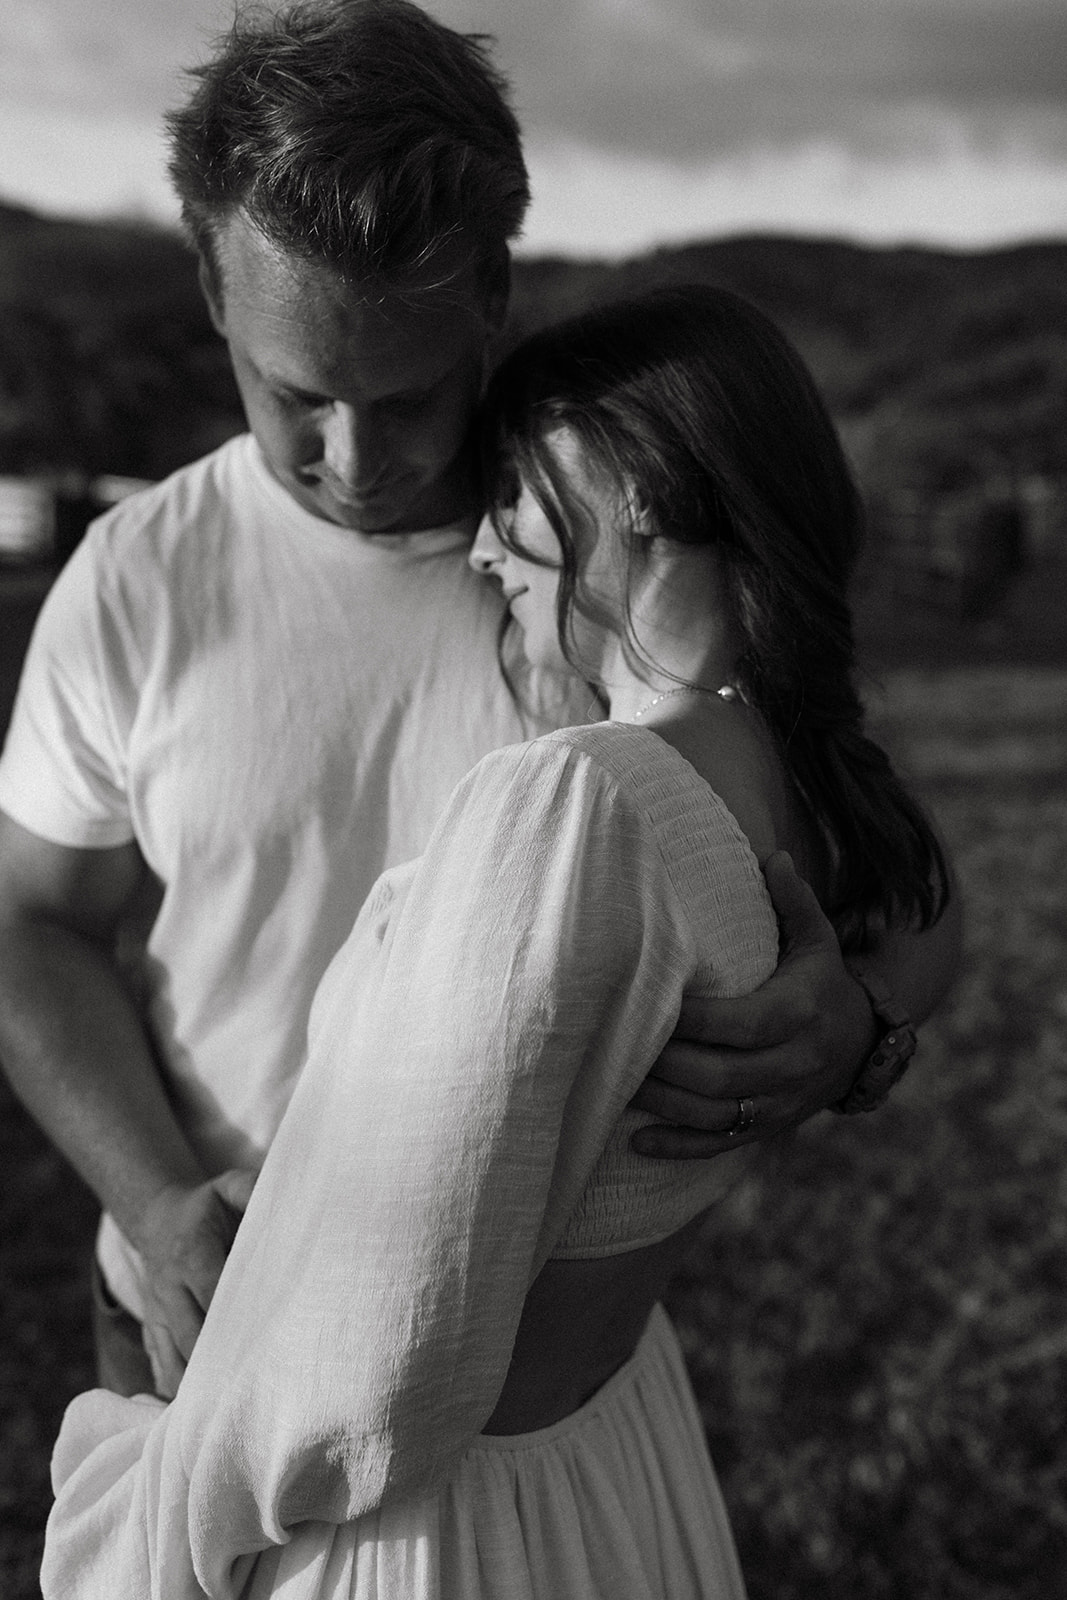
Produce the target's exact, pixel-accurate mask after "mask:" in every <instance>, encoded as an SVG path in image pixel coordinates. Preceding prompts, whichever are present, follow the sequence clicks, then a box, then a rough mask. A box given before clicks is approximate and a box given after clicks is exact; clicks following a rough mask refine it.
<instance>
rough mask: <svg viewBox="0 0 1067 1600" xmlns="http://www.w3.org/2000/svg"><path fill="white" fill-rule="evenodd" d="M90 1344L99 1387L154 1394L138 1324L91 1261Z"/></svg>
mask: <svg viewBox="0 0 1067 1600" xmlns="http://www.w3.org/2000/svg"><path fill="white" fill-rule="evenodd" d="M92 1297H93V1345H94V1347H95V1350H96V1378H97V1382H98V1384H99V1385H100V1387H101V1389H110V1390H111V1392H112V1394H122V1395H134V1394H155V1392H156V1386H155V1384H154V1383H153V1381H152V1365H151V1362H150V1361H149V1359H148V1356H147V1355H146V1353H145V1347H144V1341H143V1339H142V1337H141V1324H140V1323H139V1322H138V1320H137V1318H136V1317H133V1316H131V1315H130V1313H129V1312H128V1311H127V1310H126V1307H125V1306H121V1305H119V1303H118V1301H117V1300H116V1299H115V1297H114V1295H113V1294H112V1293H111V1291H110V1289H109V1288H108V1286H107V1284H106V1283H105V1282H104V1276H103V1273H102V1272H101V1271H100V1267H99V1264H98V1263H97V1262H96V1261H94V1262H93V1270H92Z"/></svg>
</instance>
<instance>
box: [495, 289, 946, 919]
mask: <svg viewBox="0 0 1067 1600" xmlns="http://www.w3.org/2000/svg"><path fill="white" fill-rule="evenodd" d="M483 419H484V420H483V426H482V445H483V466H484V470H485V483H486V491H487V494H488V500H489V504H490V506H491V507H492V508H493V509H492V512H491V514H492V515H493V519H494V523H495V524H496V526H497V532H498V534H499V535H500V537H501V539H502V540H503V541H504V543H505V544H510V545H511V548H513V549H518V547H517V546H516V545H515V543H514V541H513V540H512V539H511V538H510V536H509V533H508V518H507V516H506V511H507V509H508V508H509V507H510V506H512V505H514V503H515V501H516V499H517V496H518V489H519V481H520V479H521V480H522V482H524V483H526V484H527V485H528V486H529V488H530V490H531V492H532V493H533V494H534V496H535V497H536V499H537V500H538V502H539V504H540V505H541V507H542V509H543V510H544V512H545V514H546V516H547V517H548V518H549V520H550V522H551V524H552V526H553V528H554V530H555V532H556V535H557V537H558V538H559V541H560V545H561V547H562V550H563V570H562V573H561V578H560V593H559V603H558V623H559V634H560V641H561V645H562V647H563V650H564V652H565V654H567V655H568V658H569V659H572V660H573V659H574V657H573V633H572V622H573V615H574V611H575V608H576V607H577V609H578V610H581V609H582V608H583V596H582V593H581V565H582V562H581V560H580V555H579V544H578V542H577V541H576V531H578V532H579V534H580V530H582V529H583V528H588V526H589V513H588V511H587V509H586V508H585V507H584V506H583V505H582V504H581V503H580V501H578V500H577V498H576V496H575V495H574V492H573V490H572V489H570V487H569V485H568V483H567V481H566V478H565V477H564V475H563V473H562V472H561V471H560V468H559V466H558V463H557V461H556V459H555V457H554V456H553V454H552V452H551V450H550V448H549V447H548V443H547V441H548V439H549V437H550V436H551V435H552V434H553V433H555V432H557V431H558V430H559V429H560V428H566V429H567V430H568V431H569V432H570V433H571V434H572V435H573V436H574V437H575V438H576V439H577V440H578V441H579V443H580V445H581V446H582V449H583V451H584V453H585V456H586V459H587V461H588V463H589V465H590V466H591V468H592V469H593V470H594V472H597V473H599V474H602V475H604V476H605V477H606V478H607V480H608V481H611V482H614V483H616V484H618V485H620V486H622V487H626V488H628V490H629V491H632V492H636V495H637V496H638V497H639V500H640V506H641V511H642V514H643V515H644V516H646V517H647V526H650V527H651V529H652V530H653V531H654V532H655V533H656V534H658V535H660V536H661V537H663V538H666V539H673V540H677V541H678V542H679V543H682V544H687V545H714V546H715V547H716V548H717V550H718V551H719V552H720V557H721V560H722V564H723V571H724V576H725V581H726V585H727V594H728V596H729V599H730V602H731V606H732V612H733V619H734V623H735V625H736V627H737V629H738V632H739V635H740V637H741V640H742V649H741V653H740V657H739V660H738V664H737V670H736V681H737V683H738V686H739V687H740V688H741V690H742V692H743V694H744V695H745V698H746V699H747V700H748V702H749V703H750V705H752V706H753V707H755V708H756V709H757V710H758V711H759V713H760V714H761V716H762V717H763V719H764V721H765V723H766V724H767V726H768V727H769V729H770V730H771V732H772V734H773V736H774V737H775V739H776V741H777V744H778V746H779V749H780V751H781V755H782V759H783V761H784V763H785V765H786V768H787V770H788V772H789V773H790V775H791V777H792V780H793V782H794V784H795V786H796V789H797V791H798V793H799V795H800V798H801V801H802V803H803V804H804V806H805V807H806V809H807V811H808V813H809V814H810V817H811V819H812V822H813V824H814V828H813V832H814V833H815V835H816V839H817V846H818V848H819V850H820V852H821V855H822V860H821V862H819V864H818V865H819V868H820V876H821V877H822V880H823V883H824V885H825V887H826V893H825V900H826V908H827V911H828V913H829V914H830V916H831V917H832V918H833V919H834V921H835V923H836V925H837V927H838V931H839V933H840V935H841V937H842V941H843V942H844V943H845V944H846V945H847V946H848V947H849V948H852V949H860V948H862V947H863V946H864V945H865V944H866V943H867V941H868V940H869V938H870V936H871V935H872V934H873V933H874V931H875V930H876V928H877V927H878V926H880V925H882V923H883V922H888V923H890V924H895V925H900V924H901V923H907V924H918V925H919V926H920V927H929V926H930V925H932V924H933V923H934V922H935V921H936V920H937V918H938V917H939V916H940V915H941V913H942V911H943V910H944V908H945V906H946V904H947V903H948V897H949V883H948V872H947V869H946V865H945V861H944V858H943V856H942V853H941V850H940V848H939V847H938V843H937V840H936V838H935V837H934V834H933V831H932V829H931V827H930V824H929V822H928V821H927V819H926V817H925V815H924V813H923V811H922V809H921V808H920V807H919V806H918V805H917V804H916V802H915V801H914V800H913V799H912V798H911V796H910V795H909V794H908V792H907V790H906V789H905V788H904V787H903V785H902V784H901V783H900V781H899V779H898V778H897V777H896V774H895V773H894V772H893V769H892V767H891V765H890V763H889V760H888V758H887V756H886V755H885V753H884V751H882V750H881V749H880V748H879V747H878V746H877V745H876V744H875V743H873V741H872V740H870V739H869V738H867V736H866V734H865V733H864V731H863V707H862V704H861V702H860V698H859V695H858V693H857V690H856V686H855V652H854V646H853V638H852V620H851V616H850V612H849V607H848V600H847V587H848V582H849V578H850V576H851V574H852V571H853V568H854V566H855V563H856V559H857V556H858V553H859V549H860V544H861V541H862V536H863V511H862V504H861V501H860V497H859V493H858V491H857V489H856V486H855V483H854V482H853V479H852V475H851V473H850V471H849V468H848V465H847V463H846V461H845V458H844V454H843V452H842V449H841V445H840V441H839V440H838V437H837V433H836V431H835V429H834V425H833V423H832V421H831V419H830V416H829V414H828V412H827V410H826V407H825V405H824V404H823V401H822V399H821V397H820V395H819V393H818V390H817V389H816V387H815V384H814V382H813V380H812V378H811V375H810V374H809V372H808V370H807V368H806V367H805V365H804V363H803V361H802V360H801V358H800V356H799V355H798V354H797V352H796V351H795V350H794V349H793V347H792V345H791V344H790V343H789V341H788V340H787V339H786V338H785V337H784V335H783V334H782V333H781V332H780V331H779V329H778V328H777V327H775V325H774V324H773V323H772V322H771V321H770V320H769V319H768V318H767V317H766V316H764V315H763V313H762V312H760V311H758V310H757V309H756V308H755V307H754V306H752V305H750V304H749V303H748V302H746V301H745V300H743V299H741V298H740V297H738V296H737V295H734V294H731V293H729V292H728V291H726V290H721V289H713V288H708V287H704V286H697V285H694V286H691V287H688V286H687V287H674V288H670V289H662V290H657V291H653V292H651V293H649V294H646V295H642V296H640V297H638V298H636V299H633V300H628V301H624V302H621V303H616V304H613V305H609V306H605V307H600V308H597V309H594V310H592V311H589V312H586V313H585V314H583V315H581V316H578V317H575V318H572V319H570V320H569V321H567V322H565V323H562V324H560V325H558V326H556V327H553V328H549V329H546V330H544V331H542V332H540V333H537V334H535V335H534V336H533V337H532V338H530V339H528V340H526V341H525V342H524V343H523V344H522V345H520V346H519V347H518V348H517V349H516V350H514V351H512V353H511V354H510V355H509V356H508V357H507V358H506V360H505V361H504V362H503V363H502V364H501V366H500V367H499V368H498V370H497V372H496V373H495V374H494V376H493V379H492V381H491V383H490V386H489V391H488V394H487V397H486V404H485V408H484V411H483ZM621 537H622V538H623V539H624V541H625V544H624V547H625V548H627V549H629V551H630V552H631V558H632V555H633V552H634V551H635V550H636V549H637V548H638V547H639V545H640V535H639V533H638V532H637V529H636V527H635V526H634V524H633V520H632V518H631V522H630V526H629V527H628V528H627V527H623V528H622V529H621ZM581 543H582V546H583V547H584V548H587V547H588V540H587V539H583V540H582V541H581ZM518 553H520V554H523V555H526V556H529V552H526V551H522V550H521V549H519V550H518ZM631 642H632V641H631ZM576 664H577V663H576Z"/></svg>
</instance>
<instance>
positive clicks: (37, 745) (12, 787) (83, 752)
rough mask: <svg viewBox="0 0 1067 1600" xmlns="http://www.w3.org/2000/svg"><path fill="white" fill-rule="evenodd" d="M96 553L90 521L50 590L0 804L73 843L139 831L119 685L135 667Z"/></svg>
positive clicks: (0, 762)
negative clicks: (128, 785)
mask: <svg viewBox="0 0 1067 1600" xmlns="http://www.w3.org/2000/svg"><path fill="white" fill-rule="evenodd" d="M99 552H100V541H99V540H98V539H97V538H94V530H90V532H89V533H88V534H87V535H86V537H85V539H84V540H83V541H82V543H81V544H80V545H79V547H78V549H77V550H76V551H75V552H74V554H73V555H72V557H71V558H70V560H69V561H68V563H67V565H66V566H65V567H64V569H63V571H62V572H61V573H60V575H59V577H58V578H57V579H56V581H55V583H54V584H53V586H52V588H51V590H50V591H49V593H48V595H47V597H46V599H45V602H44V605H43V606H42V608H41V612H40V615H39V616H38V619H37V624H36V627H35V629H34V632H33V637H32V638H31V641H30V647H29V650H28V652H27V656H26V661H25V664H24V666H23V670H22V676H21V679H20V682H19V688H18V693H17V696H16V700H15V707H14V711H13V713H12V718H11V725H10V728H9V729H8V734H7V739H6V742H5V745H4V751H3V755H2V757H0V809H2V810H4V811H6V812H7V813H8V815H9V816H11V817H13V818H14V820H15V821H16V822H18V823H20V824H21V825H22V826H23V827H25V828H28V829H30V830H31V831H32V832H34V833H36V834H39V835H40V836H41V837H43V838H46V839H49V840H51V841H53V842H54V843H56V844H61V845H70V846H73V847H75V848H80V847H88V848H106V847H108V846H112V845H118V844H124V843H126V841H127V840H129V839H131V838H132V837H133V827H132V825H131V821H130V814H129V806H128V803H127V798H126V792H125V749H124V740H123V735H122V732H121V718H120V717H119V716H117V715H116V698H117V694H118V685H119V684H120V683H121V682H123V681H124V680H125V679H126V678H127V677H128V673H129V668H128V661H127V660H126V657H125V652H124V649H123V645H122V639H121V629H120V628H119V627H118V626H117V625H116V621H115V619H114V617H113V616H112V615H111V614H110V612H109V608H108V605H107V602H106V597H105V593H104V585H103V582H102V578H101V573H100V568H99V560H98V557H99Z"/></svg>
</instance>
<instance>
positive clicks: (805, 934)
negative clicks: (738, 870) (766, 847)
mask: <svg viewBox="0 0 1067 1600" xmlns="http://www.w3.org/2000/svg"><path fill="white" fill-rule="evenodd" d="M763 876H764V878H765V879H766V882H767V892H768V894H769V895H770V897H771V904H772V905H773V906H774V909H775V912H776V914H777V917H778V923H779V931H780V937H781V943H782V948H783V949H785V950H793V949H796V948H797V947H798V946H803V945H807V944H822V943H824V941H825V940H826V939H832V940H833V942H834V944H836V943H837V936H836V934H835V933H834V930H833V926H832V924H831V923H830V921H829V919H828V918H827V916H826V914H825V912H824V911H823V909H822V906H820V904H819V902H818V900H817V899H816V896H815V891H814V890H813V889H812V887H811V885H810V884H809V883H806V882H805V880H804V879H803V878H802V877H801V876H800V874H799V872H798V871H797V869H796V867H795V866H794V865H793V858H792V856H791V855H790V854H789V852H788V851H787V850H775V851H774V853H773V855H770V856H768V857H767V860H766V861H765V862H764V864H763Z"/></svg>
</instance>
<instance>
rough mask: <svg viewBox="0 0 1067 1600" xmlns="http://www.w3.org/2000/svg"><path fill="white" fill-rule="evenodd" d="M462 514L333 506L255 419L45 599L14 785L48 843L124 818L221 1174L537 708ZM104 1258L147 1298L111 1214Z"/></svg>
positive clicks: (181, 1102) (106, 532)
mask: <svg viewBox="0 0 1067 1600" xmlns="http://www.w3.org/2000/svg"><path fill="white" fill-rule="evenodd" d="M469 533H470V529H469V527H463V526H456V527H451V528H445V529H441V530H438V531H434V532H429V533H419V534H412V535H404V536H399V537H377V538H374V537H364V536H362V535H360V534H358V533H354V532H352V531H350V530H348V529H344V528H339V527H336V526H334V525H333V524H331V523H328V522H325V521H323V520H322V519H320V518H317V517H314V516H312V515H310V514H309V513H308V512H306V511H304V510H303V509H302V508H301V507H300V506H298V505H297V504H296V503H295V502H294V501H293V500H292V498H291V497H290V496H289V495H288V494H287V493H286V491H285V490H284V489H283V488H282V487H281V485H280V484H278V483H277V482H276V480H275V479H274V478H273V477H272V475H271V474H270V472H269V471H268V469H267V468H266V466H265V463H264V462H263V459H262V456H261V455H260V452H259V450H258V447H257V446H256V444H255V442H254V440H253V439H252V437H251V436H250V435H243V436H242V437H240V438H237V439H234V440H231V441H230V442H229V443H228V444H226V445H224V446H223V447H222V448H221V449H220V450H218V451H216V452H215V453H214V454H212V455H209V456H207V457H205V458H204V459H203V460H201V461H198V462H196V463H194V464H193V465H192V466H190V467H187V468H185V469H184V470H182V471H181V472H178V473H176V474H175V475H174V476H173V477H171V478H169V479H168V480H167V481H166V482H164V483H162V484H160V485H157V486H156V487H155V488H153V489H151V490H148V491H146V492H145V493H143V494H138V495H136V496H134V497H132V498H131V499H129V500H127V501H125V502H123V503H122V504H121V505H119V506H118V507H116V508H115V509H114V510H113V511H111V512H109V513H108V514H107V515H106V516H105V517H102V518H101V519H100V520H99V521H98V522H96V523H95V524H94V525H93V526H92V527H91V528H90V530H89V532H88V534H87V535H86V538H85V539H84V541H83V542H82V544H81V545H80V546H79V548H78V550H77V551H76V552H75V554H74V555H73V557H72V558H71V560H70V562H69V563H68V565H67V566H66V568H65V569H64V571H63V572H62V574H61V575H60V577H59V579H58V580H57V582H56V584H55V586H54V588H53V589H52V591H51V593H50V595H49V597H48V599H47V601H46V603H45V606H44V608H43V610H42V613H41V616H40V619H39V622H38V626H37V629H36V632H35V635H34V638H33V642H32V644H31V647H30V651H29V654H28V657H27V661H26V666H25V669H24V673H23V679H22V683H21V685H20V689H19V695H18V699H17V703H16V707H15V711H14V715H13V718H12V723H11V728H10V731H9V734H8V738H7V743H6V746H5V749H4V753H3V757H2V760H0V807H2V808H3V810H5V811H6V812H8V814H9V815H10V816H12V817H13V818H14V819H15V820H16V821H17V822H19V823H21V824H22V825H23V826H24V827H26V828H29V829H31V830H32V831H33V832H34V833H37V834H38V835H41V836H43V837H44V838H47V839H49V840H52V841H54V842H56V843H58V844H64V845H71V846H76V847H84V846H88V847H107V846H113V845H118V844H121V843H123V842H125V841H128V840H130V839H136V840H137V842H138V844H139V846H140V849H141V851H142V853H143V855H144V857H145V859H146V861H147V863H148V865H149V867H150V868H151V869H152V871H153V873H154V874H155V875H156V877H157V878H158V879H159V881H160V898H159V899H158V901H157V905H158V912H157V913H156V914H155V916H154V920H152V913H153V912H156V905H153V906H151V907H150V908H148V914H147V916H146V918H145V926H146V930H147V942H146V943H144V941H142V942H141V945H140V948H141V949H143V957H142V958H141V959H140V960H139V961H138V963H137V965H138V970H139V981H140V983H141V985H142V995H143V999H144V1002H145V1007H146V1014H147V1016H148V1017H149V1019H150V1025H151V1028H152V1031H153V1035H154V1038H155V1040H156V1043H157V1046H158V1049H159V1052H160V1055H161V1058H162V1060H163V1062H164V1064H165V1066H166V1069H167V1070H168V1072H169V1075H170V1081H171V1087H172V1090H173V1093H174V1096H175V1104H176V1106H177V1108H178V1111H179V1115H180V1118H181V1121H182V1123H183V1126H184V1127H185V1129H186V1131H187V1133H188V1135H189V1137H190V1139H191V1141H192V1144H193V1146H194V1148H195V1149H196V1150H197V1152H198V1154H199V1155H200V1157H201V1159H202V1160H203V1162H204V1163H205V1165H206V1167H207V1169H208V1170H209V1171H221V1170H223V1169H224V1168H226V1167H229V1166H234V1165H251V1166H258V1164H259V1162H260V1161H261V1159H262V1156H263V1154H264V1152H265V1150H266V1148H267V1146H268V1144H269V1143H270V1140H271V1138H272V1137H273V1134H274V1131H275V1129H276V1127H277V1125H278V1122H279V1120H280V1117H281V1115H282V1112H283V1111H284V1109H285V1106H286V1105H287V1103H288V1100H289V1096H290V1093H291V1091H292V1087H293V1083H294V1081H295V1077H296V1074H297V1072H298V1070H299V1066H300V1063H301V1059H302V1055H303V1050H304V1044H305V1031H306V1024H307V1015H308V1009H309V1006H310V1003H311V997H312V995H313V993H314V991H315V987H316V985H317V983H318V981H319V979H320V977H321V976H322V973H323V971H324V970H325V968H326V966H327V964H328V962H329V960H330V958H331V957H332V955H333V954H334V952H335V951H336V949H337V948H338V947H339V945H340V944H341V943H342V941H343V939H344V938H345V937H346V935H347V934H348V932H349V930H350V928H351V926H352V923H353V921H354V919H355V916H356V915H357V913H358V911H359V908H360V906H361V905H362V903H363V900H364V899H365V897H366V895H367V893H368V891H369V889H370V888H371V886H372V884H373V883H374V881H375V879H376V878H377V877H378V875H379V873H380V872H381V871H382V869H383V868H384V867H387V866H390V865H393V864H395V863H397V862H400V861H404V860H407V859H408V858H410V857H412V856H415V855H417V854H419V852H420V851H421V850H422V849H423V848H424V846H425V843H426V840H427V838H428V837H429V834H430V831H431V829H432V827H433V824H434V822H435V821H436V819H437V817H438V814H439V813H440V812H441V810H442V809H443V807H444V804H445V802H446V800H447V799H448V796H449V794H450V793H451V791H452V789H453V787H454V786H455V784H456V782H457V781H458V780H459V779H460V778H461V777H462V776H463V775H464V774H465V773H466V772H467V771H468V770H469V769H470V768H471V767H472V766H473V765H474V764H475V762H477V761H478V760H479V758H480V757H481V756H482V755H484V754H485V753H486V752H487V751H489V750H492V749H495V748H498V747H499V746H501V745H506V744H510V743H512V742H514V741H515V740H518V739H520V738H522V737H523V736H524V733H528V731H529V730H528V729H524V728H523V726H522V722H521V719H520V716H519V714H518V712H517V710H516V707H515V705H514V702H513V701H512V699H511V696H510V695H509V693H508V690H507V687H506V685H505V683H504V681H503V678H502V675H501V673H500V670H499V665H498V660H497V637H498V629H499V623H500V616H501V602H500V598H499V593H498V591H497V589H496V586H495V585H491V584H489V583H487V582H486V581H485V580H483V579H481V578H479V577H477V576H476V575H475V574H474V573H473V572H471V571H470V569H469V567H468V565H467V559H466V555H467V548H468V544H469ZM588 700H589V695H588V691H585V692H584V695H583V697H582V701H581V705H582V708H584V706H585V705H586V704H587V703H588ZM576 707H577V702H576V703H575V706H572V707H570V708H569V709H567V710H561V711H560V715H559V717H558V720H559V721H560V722H563V723H565V722H568V721H578V720H581V719H582V709H576ZM100 1256H101V1261H102V1264H103V1266H104V1269H105V1273H106V1276H107V1278H108V1280H109V1282H110V1284H111V1287H112V1289H113V1291H114V1293H115V1294H116V1295H117V1296H118V1298H119V1299H120V1300H122V1301H123V1302H124V1303H125V1304H126V1305H127V1306H128V1307H129V1308H130V1309H131V1310H134V1311H137V1310H138V1308H139V1305H140V1294H139V1289H138V1284H137V1272H136V1258H135V1256H134V1255H133V1252H132V1251H131V1250H130V1249H129V1247H128V1246H127V1245H126V1242H125V1240H124V1239H123V1238H122V1236H121V1235H120V1234H119V1233H118V1230H117V1229H116V1228H115V1227H114V1224H113V1223H111V1222H110V1219H107V1218H105V1221H104V1225H103V1228H102V1232H101V1244H100Z"/></svg>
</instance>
